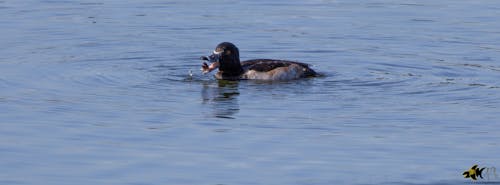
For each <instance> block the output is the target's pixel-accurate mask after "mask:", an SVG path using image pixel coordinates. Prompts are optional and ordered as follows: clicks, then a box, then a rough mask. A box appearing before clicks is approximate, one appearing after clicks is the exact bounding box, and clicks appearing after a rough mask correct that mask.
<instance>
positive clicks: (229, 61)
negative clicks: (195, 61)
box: [201, 42, 243, 76]
mask: <svg viewBox="0 0 500 185" xmlns="http://www.w3.org/2000/svg"><path fill="white" fill-rule="evenodd" d="M201 59H202V60H208V61H210V62H219V71H220V72H222V75H225V76H237V75H240V74H241V73H242V72H243V69H242V68H241V64H240V52H239V50H238V48H237V47H236V46H235V45H234V44H232V43H230V42H223V43H220V44H219V45H217V47H215V50H214V52H213V54H212V55H210V56H204V57H201Z"/></svg>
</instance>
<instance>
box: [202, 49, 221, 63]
mask: <svg viewBox="0 0 500 185" xmlns="http://www.w3.org/2000/svg"><path fill="white" fill-rule="evenodd" d="M221 54H222V52H216V51H214V52H213V53H212V55H209V56H202V57H200V59H201V60H206V61H208V62H210V63H213V62H218V61H219V60H220V58H221Z"/></svg>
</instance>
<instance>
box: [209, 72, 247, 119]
mask: <svg viewBox="0 0 500 185" xmlns="http://www.w3.org/2000/svg"><path fill="white" fill-rule="evenodd" d="M239 94H240V93H239V92H238V83H237V82H231V81H218V83H217V86H216V87H214V86H211V84H203V90H202V92H201V95H202V98H203V104H210V105H213V111H214V112H213V113H214V116H215V117H218V118H229V119H233V117H232V116H233V115H234V114H236V113H238V111H239V110H240V108H239V104H238V99H237V98H236V97H237V96H238V95H239Z"/></svg>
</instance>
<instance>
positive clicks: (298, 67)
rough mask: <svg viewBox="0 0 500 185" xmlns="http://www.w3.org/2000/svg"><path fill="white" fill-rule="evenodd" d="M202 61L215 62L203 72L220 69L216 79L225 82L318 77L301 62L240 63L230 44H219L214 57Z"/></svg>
mask: <svg viewBox="0 0 500 185" xmlns="http://www.w3.org/2000/svg"><path fill="white" fill-rule="evenodd" d="M202 59H204V60H208V61H210V62H213V63H212V64H210V66H209V65H208V64H206V63H204V65H203V66H202V67H203V68H202V70H203V72H204V73H208V72H210V71H212V70H214V69H216V68H219V72H217V74H215V77H216V78H217V79H223V80H292V79H298V78H306V77H313V76H316V72H315V71H314V70H312V69H311V68H309V65H308V64H305V63H301V62H293V61H287V60H273V59H254V60H247V61H243V62H240V59H239V51H238V48H237V47H236V46H234V44H231V43H229V42H223V43H221V44H219V45H218V46H217V47H216V49H215V51H214V54H213V55H211V56H207V57H202Z"/></svg>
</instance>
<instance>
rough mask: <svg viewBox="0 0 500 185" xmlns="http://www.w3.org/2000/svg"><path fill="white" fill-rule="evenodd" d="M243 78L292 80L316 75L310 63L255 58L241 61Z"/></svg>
mask: <svg viewBox="0 0 500 185" xmlns="http://www.w3.org/2000/svg"><path fill="white" fill-rule="evenodd" d="M241 65H242V67H243V70H244V74H243V75H242V78H243V79H259V80H291V79H297V78H304V77H313V76H316V72H315V71H314V70H312V69H311V68H309V65H308V64H305V63H301V62H294V61H286V60H272V59H254V60H247V61H243V62H241Z"/></svg>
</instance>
